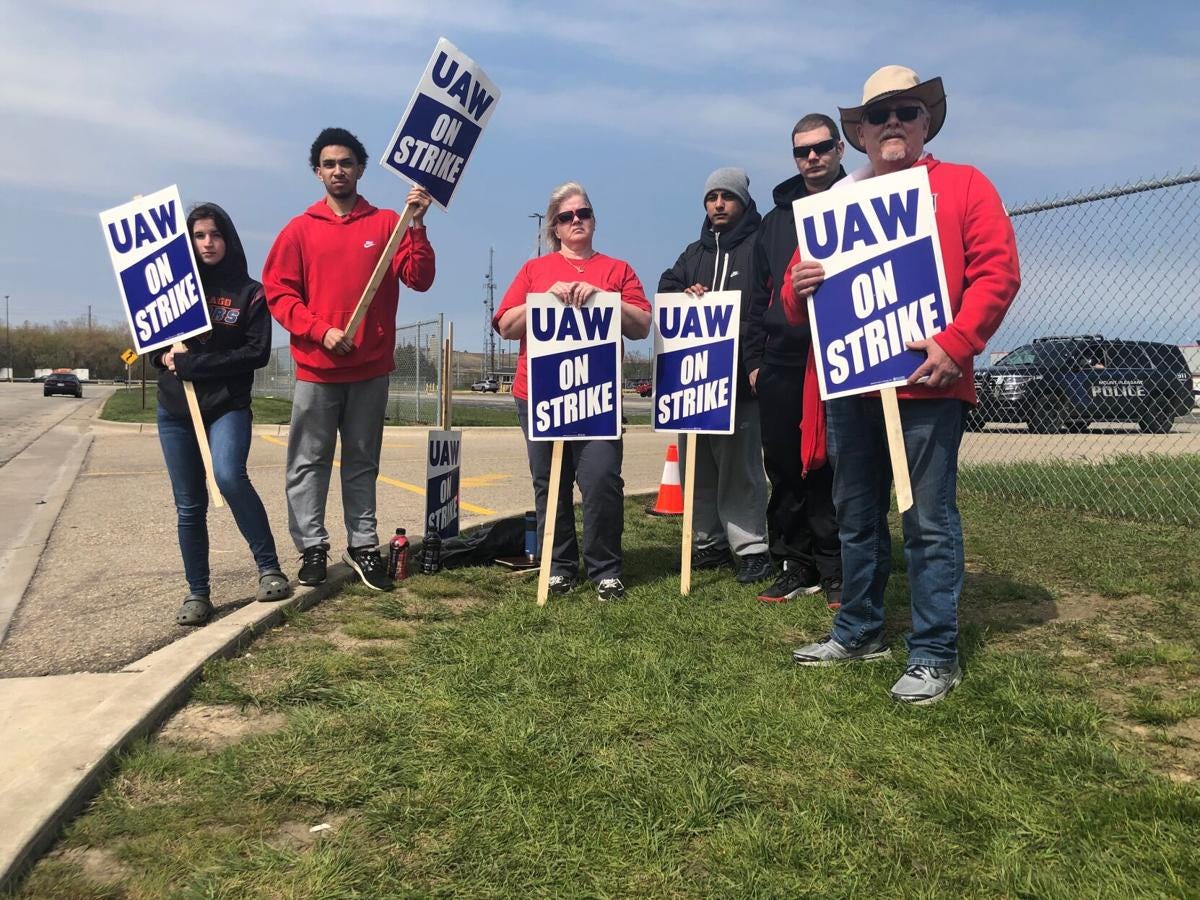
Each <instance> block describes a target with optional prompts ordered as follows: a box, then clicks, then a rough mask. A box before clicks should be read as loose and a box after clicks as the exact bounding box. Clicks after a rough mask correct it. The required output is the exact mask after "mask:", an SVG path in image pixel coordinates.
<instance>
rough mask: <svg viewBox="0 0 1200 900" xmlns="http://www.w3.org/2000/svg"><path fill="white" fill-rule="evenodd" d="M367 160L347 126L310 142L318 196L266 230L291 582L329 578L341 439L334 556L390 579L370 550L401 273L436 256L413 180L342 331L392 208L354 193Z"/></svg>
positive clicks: (410, 276) (419, 281) (414, 274)
mask: <svg viewBox="0 0 1200 900" xmlns="http://www.w3.org/2000/svg"><path fill="white" fill-rule="evenodd" d="M366 164H367V151H366V149H365V148H364V147H363V145H362V143H361V142H360V141H359V140H358V138H356V137H355V136H354V135H353V134H351V133H350V132H349V131H346V130H345V129H344V128H326V129H325V130H324V131H322V132H321V133H320V134H319V135H318V136H317V139H316V140H315V141H314V142H313V145H312V148H311V150H310V151H309V165H311V166H312V169H313V172H314V173H315V174H316V176H317V178H318V179H320V181H321V183H322V184H323V185H324V186H325V196H324V197H323V198H322V199H321V200H318V201H317V202H316V203H314V204H313V205H312V206H310V207H309V208H308V209H306V210H305V211H304V212H303V213H302V214H301V215H299V216H296V218H294V219H292V220H291V221H290V222H289V223H288V224H287V225H286V226H285V227H284V229H283V231H281V232H280V233H279V237H277V238H276V239H275V244H274V246H272V247H271V252H270V253H269V254H268V255H267V261H266V264H265V265H264V267H263V287H264V288H265V290H266V295H267V306H268V307H269V308H270V310H271V315H272V316H274V317H275V319H276V320H277V321H278V322H279V324H281V325H282V326H283V327H284V328H286V329H287V330H288V332H289V333H290V334H291V336H292V339H291V344H292V358H293V359H294V360H295V362H296V390H295V393H294V395H293V397H292V423H291V429H290V431H289V434H288V457H287V479H286V484H287V498H288V527H289V529H290V530H291V534H292V540H293V541H295V543H296V549H298V550H299V551H300V552H301V560H302V562H301V567H300V573H299V578H298V580H299V581H300V583H301V584H309V585H313V584H320V583H321V582H323V581H324V580H325V576H326V571H325V570H326V560H327V558H328V552H329V532H328V531H327V530H326V528H325V500H326V497H327V495H328V493H329V477H330V474H331V472H332V469H333V452H334V447H335V446H336V444H337V439H338V436H339V434H340V435H341V439H342V455H341V477H342V512H343V516H344V518H345V522H346V543H347V549H346V552H345V554H344V555H343V557H342V558H343V559H344V560H345V561H346V562H347V563H348V564H349V565H350V567H351V568H353V569H354V571H355V572H357V573H358V576H359V577H360V578H361V579H362V580H363V583H364V584H366V585H367V586H368V587H372V588H375V589H376V590H381V591H386V590H390V589H391V588H392V581H391V579H389V578H388V577H387V572H386V570H385V567H384V564H383V560H382V558H381V557H380V555H379V550H378V545H379V534H378V530H377V522H376V518H375V479H376V477H377V476H378V475H379V451H380V448H381V446H382V444H383V416H384V411H385V409H386V407H387V399H388V381H389V373H390V372H391V371H392V369H393V368H395V361H394V355H395V349H396V306H397V304H398V302H399V298H400V286H399V282H401V281H403V282H404V283H405V284H406V285H408V286H409V287H410V288H412V289H413V290H415V291H427V290H429V287H430V285H432V284H433V276H434V256H433V248H432V247H431V246H430V245H429V239H428V238H427V237H426V236H425V211H426V210H427V209H428V208H429V203H430V197H429V194H428V193H426V192H425V191H424V190H423V189H421V188H413V189H412V191H410V192H409V195H408V201H407V202H408V204H409V205H410V206H414V207H416V210H415V212H414V214H413V217H412V222H411V224H410V225H409V227H408V231H407V232H406V233H405V235H404V239H403V240H402V241H401V242H400V247H399V249H398V250H397V252H396V256H395V258H394V259H393V260H392V265H391V268H390V270H389V272H388V274H387V276H385V277H384V279H383V282H382V284H380V286H379V290H378V291H377V292H376V294H375V299H374V300H373V301H372V303H371V306H370V308H369V309H368V311H367V314H366V316H365V318H364V319H363V321H362V324H361V326H360V327H359V330H358V334H357V335H356V336H355V338H354V339H353V340H351V339H350V338H349V337H348V336H347V335H346V333H345V331H344V329H345V327H346V325H347V324H348V323H349V321H350V317H351V316H352V315H353V313H354V309H355V307H356V306H357V305H358V301H359V298H360V297H361V296H362V292H363V288H365V287H366V286H367V283H368V282H369V281H370V280H371V274H372V272H373V271H374V270H375V265H376V263H377V261H378V260H379V254H380V253H382V252H383V249H384V247H385V246H386V244H387V242H388V239H389V238H390V237H391V234H392V230H393V229H394V228H395V226H396V223H397V222H398V221H399V218H400V217H399V216H398V215H397V214H396V213H395V212H393V211H392V210H390V209H377V208H376V207H374V206H372V205H371V204H370V203H368V202H367V201H366V200H365V199H364V198H363V197H361V196H359V193H358V180H359V179H360V178H361V177H362V175H363V172H364V171H365V169H366Z"/></svg>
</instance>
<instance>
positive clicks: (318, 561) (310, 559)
mask: <svg viewBox="0 0 1200 900" xmlns="http://www.w3.org/2000/svg"><path fill="white" fill-rule="evenodd" d="M328 559H329V545H328V544H314V545H313V546H311V547H305V548H304V552H303V553H301V554H300V573H299V574H298V575H297V576H296V580H297V581H298V582H300V583H301V584H306V585H308V586H309V587H312V586H313V585H317V584H324V583H325V577H326V574H327V572H326V567H327V562H326V561H327V560H328Z"/></svg>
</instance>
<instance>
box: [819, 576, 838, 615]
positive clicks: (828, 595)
mask: <svg viewBox="0 0 1200 900" xmlns="http://www.w3.org/2000/svg"><path fill="white" fill-rule="evenodd" d="M821 588H822V589H823V590H824V591H825V605H826V606H827V607H829V608H830V609H832V610H834V611H835V612H836V611H837V610H839V609H841V608H842V579H841V578H839V577H838V576H837V575H831V576H830V577H828V578H823V579H821Z"/></svg>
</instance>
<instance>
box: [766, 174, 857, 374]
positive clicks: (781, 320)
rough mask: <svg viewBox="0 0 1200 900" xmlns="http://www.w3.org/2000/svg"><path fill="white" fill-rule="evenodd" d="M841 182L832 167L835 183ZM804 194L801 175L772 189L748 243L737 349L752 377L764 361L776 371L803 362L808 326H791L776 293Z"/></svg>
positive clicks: (792, 245) (792, 247)
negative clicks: (748, 274)
mask: <svg viewBox="0 0 1200 900" xmlns="http://www.w3.org/2000/svg"><path fill="white" fill-rule="evenodd" d="M845 177H846V170H845V169H844V168H841V167H839V168H838V177H837V180H838V181H841V180H842V179H843V178H845ZM807 195H808V189H807V188H806V187H805V186H804V176H802V175H794V176H793V177H791V178H789V179H788V180H787V181H784V182H782V183H780V184H778V185H776V187H775V191H774V193H773V195H772V196H773V198H774V200H775V208H774V209H773V210H771V211H770V212H769V213H767V215H766V216H765V217H764V218H763V220H762V225H761V226H759V229H758V236H757V237H756V238H755V240H754V265H753V270H754V271H753V279H752V283H751V285H750V312H749V315H748V316H747V317H746V318H747V320H748V321H747V322H746V326H747V330H746V332H745V334H746V339H745V344H744V350H743V359H744V360H745V363H746V368H747V369H748V370H749V371H751V372H753V371H754V370H755V369H757V368H759V367H760V366H761V365H762V364H763V363H764V362H766V363H770V364H771V365H776V366H803V365H804V364H805V363H806V361H807V359H808V346H809V344H810V343H811V342H812V333H811V332H810V331H809V328H808V325H807V324H805V325H799V326H792V325H789V324H788V323H787V319H786V317H785V316H784V314H783V305H782V304H781V303H780V302H779V291H780V288H781V287H782V286H783V276H784V270H785V269H787V264H788V262H789V261H790V260H791V258H792V254H793V253H795V252H796V246H797V241H796V219H795V217H794V216H793V215H792V201H794V200H798V199H799V198H801V197H805V196H807Z"/></svg>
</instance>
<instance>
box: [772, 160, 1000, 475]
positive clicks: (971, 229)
mask: <svg viewBox="0 0 1200 900" xmlns="http://www.w3.org/2000/svg"><path fill="white" fill-rule="evenodd" d="M915 165H918V166H925V167H926V168H928V169H929V189H930V191H931V192H932V193H933V199H934V207H935V218H936V219H937V226H938V242H939V243H940V244H941V248H942V265H943V266H944V268H945V270H946V289H947V291H948V292H949V294H950V309H951V312H952V313H953V316H954V321H953V322H951V323H950V325H949V326H948V327H947V328H946V330H945V331H943V332H941V333H940V334H936V335H934V336H933V339H934V340H935V341H936V342H937V344H938V346H939V347H941V348H942V349H943V350H945V351H946V353H947V354H948V355H949V356H950V358H951V359H953V360H954V362H955V364H957V365H958V367H959V368H960V369H962V373H963V377H962V378H960V379H958V381H956V382H955V383H954V384H952V385H950V386H949V387H943V388H931V387H928V386H926V385H923V384H913V385H908V386H905V387H901V388H897V389H896V395H897V396H898V397H899V398H900V399H901V400H928V399H940V398H947V397H957V398H958V399H960V400H965V401H967V402H968V403H975V402H976V398H975V377H974V373H975V356H976V355H977V354H979V353H982V352H983V348H984V345H986V344H987V342H988V339H989V338H991V336H992V335H993V334H994V333H995V331H996V329H997V328H999V327H1000V322H1001V321H1002V320H1003V318H1004V314H1005V313H1006V312H1008V307H1009V306H1010V305H1011V304H1012V301H1013V298H1014V297H1015V296H1016V295H1017V289H1018V288H1019V287H1020V286H1021V271H1020V264H1019V262H1018V260H1017V240H1016V236H1015V235H1014V234H1013V229H1012V223H1011V222H1010V221H1009V219H1008V214H1007V213H1006V212H1005V211H1004V204H1003V203H1001V201H1000V195H999V194H997V193H996V189H995V188H994V187H993V186H992V183H991V182H990V181H988V180H987V178H986V177H985V176H984V175H983V173H982V172H980V171H979V170H978V169H976V168H974V167H973V166H963V165H958V164H956V163H944V162H939V161H938V160H936V159H934V158H933V157H932V156H925V157H923V158H922V159H920V160H918V161H917V162H916V163H915ZM799 261H800V251H799V250H797V251H796V253H795V254H793V256H792V260H791V262H790V263H789V264H788V268H787V274H786V275H785V277H784V283H783V286H782V290H781V291H780V299H781V300H782V302H783V309H784V313H785V315H786V316H787V318H788V322H789V323H791V324H793V325H798V324H801V323H803V322H806V321H808V306H807V303H803V302H800V301H798V300H797V299H796V296H795V294H794V293H793V292H792V279H791V269H792V266H794V265H796V263H798V262H799ZM808 372H809V375H808V376H806V377H805V381H804V393H805V396H804V418H803V419H802V420H801V423H800V455H801V459H802V460H803V461H804V469H805V471H808V470H809V469H816V468H820V467H821V466H822V465H824V463H825V411H824V404H822V403H821V402H820V397H819V394H818V388H819V385H818V384H817V379H816V378H815V373H816V365H815V361H814V359H813V357H812V351H811V350H810V351H809V361H808ZM809 376H814V377H809ZM810 394H811V396H810ZM810 409H811V410H812V414H813V416H812V418H811V419H810V418H809V412H810ZM805 425H809V427H808V428H807V429H806V428H805Z"/></svg>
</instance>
